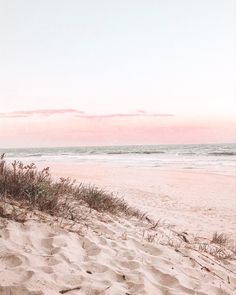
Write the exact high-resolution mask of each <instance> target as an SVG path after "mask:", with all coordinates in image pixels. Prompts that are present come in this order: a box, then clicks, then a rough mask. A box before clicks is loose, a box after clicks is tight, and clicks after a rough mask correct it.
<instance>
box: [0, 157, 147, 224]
mask: <svg viewBox="0 0 236 295" xmlns="http://www.w3.org/2000/svg"><path fill="white" fill-rule="evenodd" d="M0 201H2V202H6V201H8V202H9V201H14V202H18V204H20V206H23V207H24V208H27V209H29V210H39V211H41V212H45V213H47V214H50V215H53V216H60V217H63V218H67V219H70V220H73V221H78V218H77V209H78V207H80V209H81V206H88V207H89V208H90V211H91V210H92V209H93V210H96V211H99V212H107V213H110V214H114V215H119V214H121V215H122V214H123V215H125V216H134V217H137V218H141V217H142V216H143V214H142V213H141V212H140V211H139V210H136V209H134V208H132V207H130V206H129V205H128V204H127V203H126V202H125V201H124V200H123V199H121V198H118V197H114V196H113V195H112V194H111V193H108V192H106V191H104V190H102V189H99V188H97V187H95V186H85V185H82V184H80V185H78V186H76V185H75V182H74V181H72V180H71V179H70V178H60V179H59V180H58V181H54V180H53V179H52V177H51V175H50V172H49V167H47V168H44V169H43V170H41V171H39V170H37V168H36V166H35V164H34V163H32V164H30V165H24V164H23V163H22V162H20V161H14V162H13V163H11V164H10V165H7V164H6V161H5V159H4V155H2V156H1V157H0ZM80 211H81V210H80ZM4 214H5V213H4V212H3V208H0V215H2V216H3V217H4ZM14 216H15V215H14ZM14 216H13V214H10V215H9V213H8V218H10V217H12V219H15V217H14Z"/></svg>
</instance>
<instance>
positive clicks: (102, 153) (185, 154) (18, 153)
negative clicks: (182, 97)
mask: <svg viewBox="0 0 236 295" xmlns="http://www.w3.org/2000/svg"><path fill="white" fill-rule="evenodd" d="M0 153H6V156H7V158H12V159H20V160H22V159H23V160H24V161H27V162H28V161H33V162H58V161H67V162H71V163H79V162H91V161H92V162H93V163H104V162H106V163H107V162H108V163H113V164H116V165H126V166H127V165H128V166H141V167H156V168H160V167H161V168H177V169H201V170H205V171H208V172H216V173H221V174H226V175H228V174H230V175H235V168H236V144H217V145H216V144H214V145H213V144H212V145H202V144H201V145H152V146H150V145H149V146H148V145H138V146H137V145H136V146H104V147H101V146H94V147H63V148H62V147H60V148H27V149H0Z"/></svg>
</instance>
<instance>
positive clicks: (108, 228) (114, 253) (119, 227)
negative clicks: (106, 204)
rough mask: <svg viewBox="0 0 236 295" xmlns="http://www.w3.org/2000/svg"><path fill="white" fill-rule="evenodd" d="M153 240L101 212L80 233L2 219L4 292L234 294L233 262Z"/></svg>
mask: <svg viewBox="0 0 236 295" xmlns="http://www.w3.org/2000/svg"><path fill="white" fill-rule="evenodd" d="M94 214H95V213H94ZM94 218H96V223H94V220H95V219H94ZM163 231H165V229H163V230H162V232H163ZM148 235H149V233H148V232H147V233H146V232H145V228H144V227H143V226H142V225H140V226H139V222H138V221H135V220H133V221H131V220H130V221H127V220H125V219H122V218H120V219H118V218H112V217H109V216H105V217H101V216H99V215H96V214H95V215H94V216H93V220H90V221H89V220H88V221H87V222H86V224H84V225H83V226H82V227H81V228H80V229H78V233H74V232H68V231H67V230H66V229H62V228H60V227H59V226H58V225H52V224H51V225H50V224H47V223H40V222H38V221H36V220H30V221H27V222H26V223H25V224H22V223H16V222H13V221H8V220H6V219H0V294H1V295H59V294H63V290H64V291H68V289H71V290H70V291H68V292H65V293H64V294H69V295H76V294H78V295H79V294H90V295H93V294H94V295H95V294H107V295H109V294H110V295H122V294H123V295H125V294H126V295H129V294H132V295H134V294H135V295H136V294H150V295H153V294H160V295H161V294H171V295H172V294H173V295H174V294H202V295H203V294H216V295H217V294H234V292H236V264H235V261H231V262H227V261H225V262H222V261H217V260H214V258H213V257H210V258H209V259H208V258H207V257H208V256H207V255H205V256H201V255H200V254H199V253H198V252H195V251H193V250H189V249H187V248H179V250H176V251H175V250H174V249H173V248H171V247H168V246H166V245H161V244H162V242H161V240H160V239H159V240H158V239H154V240H153V239H152V237H151V236H148ZM148 240H149V241H151V240H152V242H148ZM196 262H197V263H196ZM219 262H220V263H219ZM201 265H202V266H201ZM74 288H75V289H74ZM73 289H74V290H73ZM60 292H61V293H60Z"/></svg>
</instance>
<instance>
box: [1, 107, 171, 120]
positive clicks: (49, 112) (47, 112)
mask: <svg viewBox="0 0 236 295" xmlns="http://www.w3.org/2000/svg"><path fill="white" fill-rule="evenodd" d="M66 114H71V115H74V116H75V117H79V118H85V119H99V118H101V119H106V118H127V117H172V116H174V115H173V114H165V113H163V114H161V113H160V114H157V113H147V112H145V111H144V110H137V111H136V112H134V113H113V114H89V113H85V112H83V111H81V110H77V109H41V110H30V111H14V112H5V113H0V118H30V117H32V116H54V115H66Z"/></svg>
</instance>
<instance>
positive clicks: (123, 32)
mask: <svg viewBox="0 0 236 295" xmlns="http://www.w3.org/2000/svg"><path fill="white" fill-rule="evenodd" d="M235 117H236V2H235V1H234V0H204V1H203V0H199V1H191V0H179V1H176V0H145V1H141V0H135V1H134V0H133V1H132V0H120V1H112V0H99V1H97V0H87V1H81V0H50V1H47V0H40V1H32V0H21V1H18V0H0V147H34V146H35V147H39V146H78V145H110V144H176V143H177V144H178V143H179V144H182V143H220V142H236V127H235V126H236V124H235V123H236V120H235Z"/></svg>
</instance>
